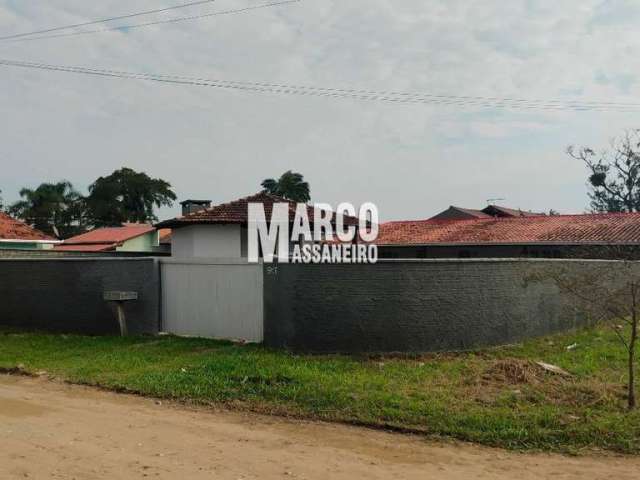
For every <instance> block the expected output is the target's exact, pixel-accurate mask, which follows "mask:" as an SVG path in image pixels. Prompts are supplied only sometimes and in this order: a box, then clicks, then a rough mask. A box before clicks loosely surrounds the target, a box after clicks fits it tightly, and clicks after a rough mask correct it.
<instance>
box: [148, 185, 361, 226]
mask: <svg viewBox="0 0 640 480" xmlns="http://www.w3.org/2000/svg"><path fill="white" fill-rule="evenodd" d="M249 203H262V204H263V205H264V212H265V217H266V219H267V220H268V219H270V218H271V212H272V209H273V204H274V203H288V204H289V219H290V221H293V219H294V218H295V213H296V206H297V203H296V202H292V201H290V200H287V199H285V198H282V197H278V196H276V195H271V194H269V193H266V192H260V193H257V194H255V195H251V196H249V197H244V198H240V199H238V200H234V201H232V202H227V203H222V204H220V205H215V206H213V207H210V208H207V209H204V210H200V211H198V212H194V213H190V214H188V215H185V216H183V217H177V218H174V219H171V220H165V221H164V222H160V223H158V224H156V227H158V228H177V227H184V226H187V225H198V224H229V223H237V224H246V223H247V221H248V212H249ZM307 214H308V216H309V221H310V222H313V206H312V205H308V206H307ZM344 223H345V224H347V225H357V224H358V219H357V218H355V217H348V216H345V222H344Z"/></svg>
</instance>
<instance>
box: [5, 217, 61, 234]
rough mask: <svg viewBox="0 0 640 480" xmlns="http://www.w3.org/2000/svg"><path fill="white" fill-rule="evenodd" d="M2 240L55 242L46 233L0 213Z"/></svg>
mask: <svg viewBox="0 0 640 480" xmlns="http://www.w3.org/2000/svg"><path fill="white" fill-rule="evenodd" d="M0 239H2V240H55V238H53V237H50V236H49V235H47V234H46V233H43V232H41V231H40V230H36V229H35V228H32V227H30V226H29V225H27V224H26V223H24V222H22V221H20V220H16V219H15V218H13V217H10V216H9V215H7V214H6V213H3V212H0Z"/></svg>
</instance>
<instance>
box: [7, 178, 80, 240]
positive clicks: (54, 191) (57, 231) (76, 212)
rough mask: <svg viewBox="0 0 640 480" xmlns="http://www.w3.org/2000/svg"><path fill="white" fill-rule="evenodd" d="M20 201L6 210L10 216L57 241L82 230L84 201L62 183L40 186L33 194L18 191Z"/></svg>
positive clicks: (29, 191)
mask: <svg viewBox="0 0 640 480" xmlns="http://www.w3.org/2000/svg"><path fill="white" fill-rule="evenodd" d="M20 197H21V198H22V200H19V201H17V202H15V203H14V204H12V205H10V206H9V208H7V211H8V213H9V214H10V215H12V216H14V217H17V218H20V219H22V220H24V221H25V222H26V223H28V224H29V225H31V226H33V227H34V228H37V229H38V230H40V231H42V232H45V233H47V234H49V235H53V236H55V237H58V238H67V237H69V236H73V235H76V234H78V233H80V232H82V231H83V230H84V227H85V225H84V217H85V215H84V208H85V207H84V198H83V197H82V195H80V193H78V192H77V191H76V190H75V189H74V188H73V185H71V183H70V182H68V181H66V180H64V181H61V182H57V183H42V184H40V186H39V187H38V188H36V189H35V190H32V189H30V188H23V189H22V190H20Z"/></svg>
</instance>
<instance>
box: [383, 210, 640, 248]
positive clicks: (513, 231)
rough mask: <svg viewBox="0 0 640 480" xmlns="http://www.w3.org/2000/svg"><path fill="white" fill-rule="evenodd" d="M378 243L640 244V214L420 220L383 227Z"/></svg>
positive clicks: (391, 223)
mask: <svg viewBox="0 0 640 480" xmlns="http://www.w3.org/2000/svg"><path fill="white" fill-rule="evenodd" d="M375 243H377V244H378V245H426V244H510V243H527V244H532V243H555V244H573V243H626V244H633V243H640V213H609V214H586V215H553V216H531V217H514V218H496V219H489V220H487V219H474V220H417V221H400V222H388V223H385V224H382V225H381V226H380V234H379V236H378V239H377V240H376V242H375Z"/></svg>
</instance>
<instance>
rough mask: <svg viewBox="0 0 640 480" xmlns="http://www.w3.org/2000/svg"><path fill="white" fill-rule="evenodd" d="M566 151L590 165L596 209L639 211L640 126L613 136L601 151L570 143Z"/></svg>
mask: <svg viewBox="0 0 640 480" xmlns="http://www.w3.org/2000/svg"><path fill="white" fill-rule="evenodd" d="M567 153H568V154H569V155H570V156H572V157H573V158H575V159H578V160H581V161H582V162H584V164H585V165H586V166H587V168H588V169H589V186H590V187H591V191H590V192H589V198H590V199H591V208H592V210H593V211H595V212H638V211H640V130H633V131H631V132H627V133H626V134H625V135H624V136H623V137H622V138H620V139H614V140H613V141H612V142H611V149H610V150H609V151H605V152H603V153H601V154H597V153H596V152H595V151H594V150H593V149H591V148H584V147H583V148H581V149H579V150H576V149H575V148H574V147H569V148H568V149H567Z"/></svg>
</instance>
